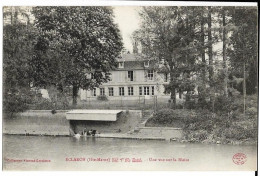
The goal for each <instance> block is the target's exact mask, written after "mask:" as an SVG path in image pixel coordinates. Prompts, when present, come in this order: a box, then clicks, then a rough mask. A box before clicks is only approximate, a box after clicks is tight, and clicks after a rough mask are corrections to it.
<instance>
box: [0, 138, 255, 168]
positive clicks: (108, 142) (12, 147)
mask: <svg viewBox="0 0 260 176" xmlns="http://www.w3.org/2000/svg"><path fill="white" fill-rule="evenodd" d="M236 153H243V154H245V156H246V162H245V163H244V164H242V165H238V164H235V163H234V162H233V160H232V157H233V156H234V155H235V154H236ZM256 160H257V146H256V145H207V144H189V143H187V144H186V143H185V144H184V143H177V142H169V141H155V140H128V139H112V138H83V137H81V138H80V139H76V138H74V137H44V136H14V135H13V136H12V135H5V136H3V169H4V170H73V171H74V170H81V171H82V170H84V171H89V170H175V171H180V170H182V171H193V170H197V171H198V170H223V171H226V170H234V171H238V170H251V171H252V170H253V171H254V170H256V164H257V162H256Z"/></svg>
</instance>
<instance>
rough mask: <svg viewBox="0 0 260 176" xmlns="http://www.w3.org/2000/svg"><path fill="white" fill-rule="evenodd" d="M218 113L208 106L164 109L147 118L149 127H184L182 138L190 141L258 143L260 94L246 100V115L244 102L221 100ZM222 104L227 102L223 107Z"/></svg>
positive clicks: (239, 100)
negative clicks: (259, 97)
mask: <svg viewBox="0 0 260 176" xmlns="http://www.w3.org/2000/svg"><path fill="white" fill-rule="evenodd" d="M218 101H219V102H218V104H217V106H216V107H217V108H219V109H216V110H217V112H215V113H213V112H211V111H209V110H205V109H196V110H187V109H177V110H172V109H162V110H160V111H158V112H157V113H155V114H154V116H153V117H152V118H150V119H148V121H147V123H146V126H147V127H162V126H165V127H179V128H183V131H184V135H183V136H184V137H183V139H181V140H184V141H189V142H203V143H222V144H230V143H231V144H241V143H247V144H252V143H256V142H257V97H256V96H250V97H248V98H247V100H246V102H247V103H246V106H247V109H246V113H245V115H244V114H243V110H242V107H243V101H241V98H240V99H238V100H236V101H228V102H225V103H223V102H221V100H218ZM221 104H225V107H224V106H221Z"/></svg>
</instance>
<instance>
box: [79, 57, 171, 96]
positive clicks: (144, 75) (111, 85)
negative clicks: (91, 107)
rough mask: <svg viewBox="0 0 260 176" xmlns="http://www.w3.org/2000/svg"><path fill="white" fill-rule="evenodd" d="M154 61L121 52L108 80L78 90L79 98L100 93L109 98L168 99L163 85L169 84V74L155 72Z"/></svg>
mask: <svg viewBox="0 0 260 176" xmlns="http://www.w3.org/2000/svg"><path fill="white" fill-rule="evenodd" d="M156 62H157V61H155V60H145V59H140V57H137V55H136V54H123V55H122V58H119V59H117V63H118V66H117V68H116V69H115V70H112V71H111V76H110V81H109V82H107V83H103V84H102V85H100V86H99V87H97V88H94V89H92V90H80V99H81V100H87V99H88V98H90V99H93V98H95V97H98V96H100V95H105V96H107V98H108V99H109V100H122V99H125V100H136V99H139V98H140V97H145V98H146V99H150V98H152V97H153V96H157V98H165V99H169V98H170V95H169V94H166V93H165V88H164V85H167V84H169V78H170V76H169V74H165V73H159V72H157V71H156V69H155V66H156V64H157V63H156Z"/></svg>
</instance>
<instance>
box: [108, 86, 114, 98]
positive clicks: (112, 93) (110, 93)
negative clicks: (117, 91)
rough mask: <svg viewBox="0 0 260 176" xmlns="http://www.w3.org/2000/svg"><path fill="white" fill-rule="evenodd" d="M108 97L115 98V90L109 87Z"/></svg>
mask: <svg viewBox="0 0 260 176" xmlns="http://www.w3.org/2000/svg"><path fill="white" fill-rule="evenodd" d="M108 95H109V96H114V89H113V87H109V88H108Z"/></svg>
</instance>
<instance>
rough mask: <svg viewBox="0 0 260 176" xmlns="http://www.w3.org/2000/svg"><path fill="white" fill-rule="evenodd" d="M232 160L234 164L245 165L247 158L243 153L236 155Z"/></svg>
mask: <svg viewBox="0 0 260 176" xmlns="http://www.w3.org/2000/svg"><path fill="white" fill-rule="evenodd" d="M232 159H233V162H234V163H235V164H237V165H243V164H245V162H246V159H247V158H246V155H245V154H244V153H236V154H235V155H234V156H233V158H232Z"/></svg>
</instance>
